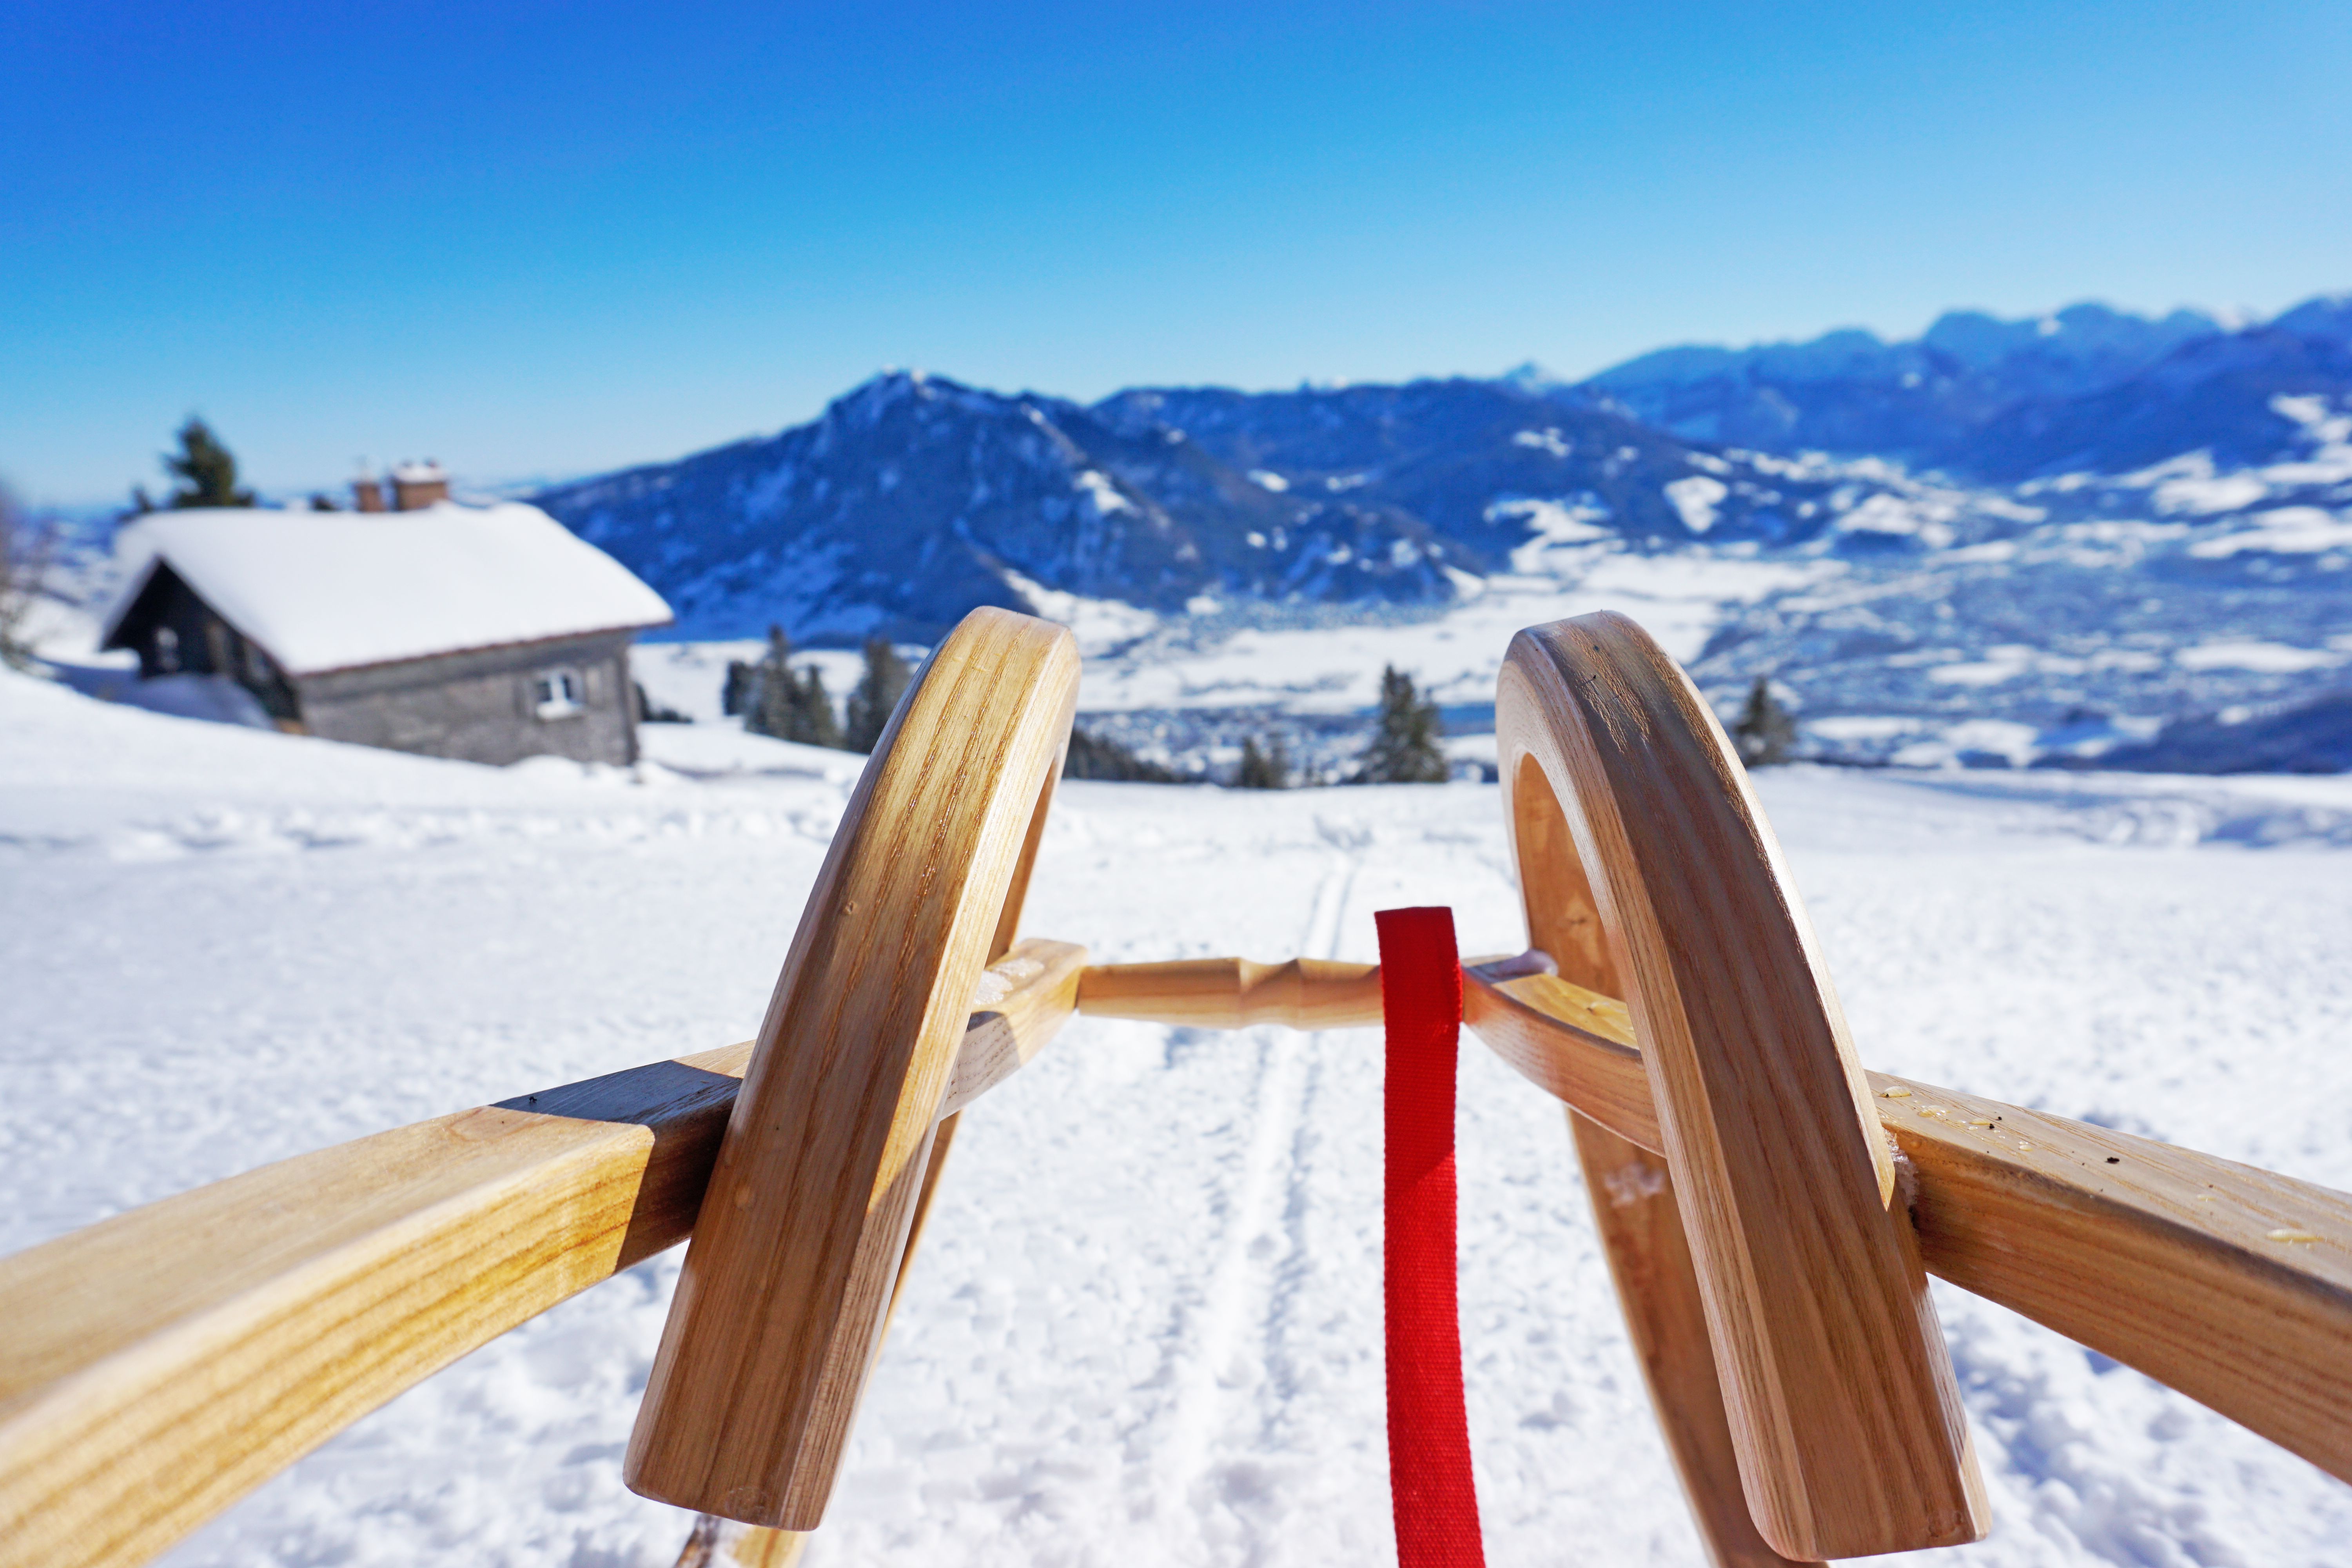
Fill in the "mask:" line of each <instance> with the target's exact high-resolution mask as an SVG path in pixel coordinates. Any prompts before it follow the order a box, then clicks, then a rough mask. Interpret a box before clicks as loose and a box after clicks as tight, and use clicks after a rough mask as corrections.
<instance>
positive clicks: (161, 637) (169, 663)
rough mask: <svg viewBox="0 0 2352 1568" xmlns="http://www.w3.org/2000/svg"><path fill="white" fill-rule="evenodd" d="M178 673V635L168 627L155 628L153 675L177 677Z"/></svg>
mask: <svg viewBox="0 0 2352 1568" xmlns="http://www.w3.org/2000/svg"><path fill="white" fill-rule="evenodd" d="M179 672H180V634H179V633H177V632H175V631H173V629H172V628H171V627H169V626H157V627H156V628H155V673H156V674H158V675H177V674H178V673H179Z"/></svg>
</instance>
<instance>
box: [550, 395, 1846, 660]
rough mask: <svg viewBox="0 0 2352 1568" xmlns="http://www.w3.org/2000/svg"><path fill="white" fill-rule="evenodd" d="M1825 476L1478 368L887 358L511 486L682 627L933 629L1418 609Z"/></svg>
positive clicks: (1779, 534) (1790, 529)
mask: <svg viewBox="0 0 2352 1568" xmlns="http://www.w3.org/2000/svg"><path fill="white" fill-rule="evenodd" d="M1834 489H1836V480H1835V479H1834V477H1833V476H1832V475H1830V474H1828V473H1827V472H1820V473H1816V472H1812V471H1810V470H1808V469H1807V468H1805V467H1804V466H1802V465H1800V464H1794V463H1790V462H1786V461H1783V460H1781V459H1779V458H1773V457H1771V456H1769V455H1764V454H1745V453H1723V452H1717V451H1713V450H1709V449H1706V448H1704V447H1700V446H1698V445H1696V444H1694V443H1691V442H1687V441H1685V440H1682V439H1680V438H1678V437H1673V436H1669V435H1664V434H1661V433H1660V432H1658V431H1655V430H1653V429H1650V428H1648V427H1647V426H1643V425H1642V424H1640V423H1638V422H1637V421H1635V420H1633V419H1632V418H1630V417H1628V416H1625V415H1623V414H1622V413H1618V412H1614V411H1612V410H1607V409H1600V408H1591V407H1585V406H1580V405H1576V404H1574V403H1570V402H1565V401H1562V400H1560V399H1557V398H1552V397H1549V396H1546V395H1541V394H1538V393H1533V392H1529V391H1527V390H1525V389H1523V388H1520V387H1517V386H1513V385H1510V384H1507V383H1503V382H1496V381H1468V380H1459V381H1437V382H1415V383H1412V384H1409V385H1405V386H1359V387H1349V388H1346V389H1343V390H1337V391H1327V392H1317V391H1302V392H1290V393H1263V394H1244V393H1236V392H1225V391H1220V390H1182V389H1169V390H1144V391H1133V392H1123V393H1120V394H1118V395H1115V396H1113V397H1110V398H1108V399H1105V400H1104V401H1103V402H1101V403H1098V404H1096V405H1093V406H1091V407H1087V406H1082V405H1078V404H1075V403H1070V402H1067V401H1066V400H1063V399H1060V398H1055V397H1045V396H1040V395H1035V394H1029V393H1024V394H1020V395H1004V394H999V393H992V392H983V391H980V390H977V389H975V388H972V387H968V386H963V385H960V384H957V383H955V382H952V381H949V380H947V379H946V378H944V377H941V376H933V375H926V374H922V373H920V372H901V371H894V372H890V373H887V374H883V375H880V376H877V377H876V378H875V379H874V380H872V381H870V382H868V383H866V384H865V385H863V386H861V387H858V388H857V389H856V391H854V392H851V393H849V394H848V395H845V396H844V397H842V398H840V399H838V400H836V401H835V403H834V404H833V405H831V406H830V407H828V408H827V409H826V410H825V411H824V416H822V417H820V418H818V419H817V420H815V421H814V422H813V423H811V424H808V425H803V426H797V427H795V428H793V429H790V430H786V431H784V432H783V433H782V434H781V435H778V436H774V437H766V438H763V439H756V440H750V441H743V442H739V443H737V444H735V445H733V446H730V447H719V448H717V449H715V450H712V451H709V452H703V453H698V454H697V455H696V456H693V457H690V458H683V459H681V460H680V461H678V462H675V463H664V464H657V465H655V466H652V467H649V468H633V469H630V470H628V471H626V472H625V473H619V474H614V475H610V476H606V477H604V478H600V479H589V480H584V481H582V482H579V483H576V484H570V485H564V486H560V487H558V488H555V489H549V490H545V491H542V492H541V493H539V494H537V495H535V496H534V497H533V498H532V499H533V500H535V501H537V503H538V504H539V505H541V506H543V507H545V508H546V509H547V510H550V511H551V512H553V513H554V514H555V515H556V516H557V517H559V518H561V519H562V520H563V521H565V522H566V523H568V524H570V525H571V526H572V528H574V529H575V530H577V531H579V532H580V533H581V534H582V535H583V537H585V538H587V539H589V540H591V541H593V542H595V543H596V544H598V545H600V546H602V547H603V548H604V549H605V550H607V551H610V552H612V553H614V555H616V556H618V557H619V558H620V559H621V560H622V561H624V562H625V563H628V565H629V566H630V567H631V568H632V569H634V570H635V571H636V572H637V573H638V574H641V575H643V576H644V577H646V579H647V580H648V581H650V582H652V583H653V584H655V585H656V587H658V588H660V589H661V590H662V592H663V593H664V594H665V595H667V596H668V597H669V599H670V601H671V602H672V604H673V605H676V606H677V610H678V612H679V618H680V624H681V626H685V627H688V628H689V629H695V630H699V631H703V632H707V633H709V634H711V635H730V636H740V635H743V634H744V633H746V632H748V631H750V630H752V629H754V628H756V627H757V626H760V625H763V624H765V623H766V622H767V621H769V620H778V621H781V622H782V624H784V625H785V626H787V627H788V628H789V629H790V630H791V631H792V632H793V636H794V637H800V638H803V639H804V640H809V641H814V642H824V641H845V640H848V639H851V638H855V637H862V636H866V635H868V634H869V633H876V632H879V633H883V634H886V635H889V636H893V637H901V638H907V639H912V640H928V639H929V638H930V637H935V636H937V635H938V633H939V632H940V630H941V629H942V628H944V627H945V626H948V625H950V624H951V623H952V622H953V621H954V620H955V619H956V618H957V617H958V616H961V615H962V614H963V613H964V612H965V611H966V610H968V609H970V608H971V607H972V606H973V605H984V604H985V605H1005V606H1007V607H1012V608H1031V607H1038V606H1039V605H1042V604H1043V603H1044V602H1045V601H1044V599H1043V598H1042V597H1041V595H1043V594H1072V595H1080V596H1083V597H1087V598H1092V599H1111V600H1118V601H1121V602H1124V603H1126V604H1129V605H1136V606H1138V607H1140V608H1143V609H1146V610H1150V611H1156V612H1160V613H1162V614H1181V613H1182V612H1183V611H1185V610H1186V609H1187V608H1188V607H1189V608H1199V607H1202V605H1206V604H1210V603H1214V604H1218V605H1223V604H1225V603H1226V602H1228V601H1232V600H1236V599H1238V600H1246V601H1252V602H1255V603H1258V604H1262V605H1365V604H1436V603H1444V602H1446V601H1449V600H1451V599H1453V598H1454V597H1455V596H1456V595H1457V594H1458V593H1459V592H1460V591H1461V589H1462V586H1463V583H1464V580H1465V579H1475V578H1476V577H1479V576H1483V575H1485V574H1490V573H1493V572H1496V571H1503V570H1507V569H1509V568H1510V566H1511V564H1512V561H1513V557H1514V554H1515V552H1520V551H1523V550H1525V549H1526V548H1528V546H1530V545H1533V546H1535V547H1537V548H1538V549H1540V548H1541V547H1543V546H1544V545H1545V544H1547V543H1548V542H1573V541H1587V540H1591V539H1600V538H1610V537H1620V538H1626V539H1630V540H1633V541H1637V542H1647V543H1659V542H1688V541H1690V540H1694V539H1698V538H1708V539H1715V540H1731V541H1750V542H1773V543H1788V542H1799V541H1802V540H1805V539H1810V538H1811V537H1814V536H1815V535H1818V534H1819V533H1821V532H1822V531H1823V530H1824V529H1825V528H1827V527H1829V526H1830V525H1831V523H1832V512H1831V511H1830V510H1829V508H1828V504H1827V503H1828V501H1829V499H1830V497H1831V494H1832V491H1833V490H1834Z"/></svg>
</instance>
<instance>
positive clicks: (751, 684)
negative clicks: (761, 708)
mask: <svg viewBox="0 0 2352 1568" xmlns="http://www.w3.org/2000/svg"><path fill="white" fill-rule="evenodd" d="M759 689H760V667H759V666H758V665H756V664H753V663H751V661H750V660H749V659H741V658H730V659H729V660H728V661H727V684H726V685H724V686H722V687H720V688H719V711H720V712H721V713H724V714H726V715H727V717H729V718H730V719H732V718H734V717H735V716H736V715H737V714H739V713H748V712H750V711H751V702H752V699H753V698H754V697H755V696H757V695H758V693H759Z"/></svg>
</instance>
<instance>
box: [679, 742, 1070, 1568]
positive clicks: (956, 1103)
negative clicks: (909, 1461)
mask: <svg viewBox="0 0 2352 1568" xmlns="http://www.w3.org/2000/svg"><path fill="white" fill-rule="evenodd" d="M901 700H904V699H903V698H902V699H901ZM1061 776H1062V764H1061V763H1060V761H1059V760H1058V759H1057V760H1056V761H1055V763H1054V766H1053V767H1052V769H1051V770H1050V771H1049V772H1048V773H1047V774H1046V778H1045V789H1044V790H1043V791H1042V792H1041V793H1040V794H1039V795H1038V796H1037V809H1036V811H1035V812H1034V814H1033V815H1032V816H1031V817H1030V820H1029V833H1028V836H1027V837H1026V838H1025V839H1024V841H1023V843H1022V846H1021V859H1020V862H1019V864H1017V865H1016V866H1014V867H1013V878H1012V880H1011V882H1010V884H1009V885H1008V887H1007V889H1006V891H1005V895H1004V907H1003V910H1000V911H999V913H998V915H997V918H996V934H995V936H994V937H993V938H992V940H991V942H990V944H989V967H988V970H987V972H986V973H983V974H982V976H981V981H980V989H979V990H978V991H976V992H974V993H973V994H972V1006H973V1007H974V1008H975V1009H980V1008H985V1007H989V1006H992V1005H996V1004H997V1003H998V1002H999V1001H1000V1000H1001V996H1002V994H1003V992H1004V991H1005V989H1006V988H1007V987H1008V986H1019V987H1021V988H1022V989H1023V990H1024V992H1025V993H1027V994H1050V995H1052V997H1053V998H1054V1003H1053V1005H1055V1006H1057V1007H1059V1008H1060V1009H1061V1010H1062V1011H1063V1012H1064V1013H1065V1014H1066V1013H1067V1012H1068V1011H1069V1008H1070V1005H1071V1004H1072V1003H1073V1002H1074V1001H1075V999H1076V991H1077V975H1078V970H1079V968H1080V967H1081V966H1082V965H1083V964H1084V963H1086V950H1085V949H1084V948H1081V947H1076V946H1072V945H1070V944H1068V943H1058V942H1057V943H1046V942H1035V943H1031V944H1029V947H1028V949H1027V950H1026V957H1025V959H1024V958H1013V957H1011V952H1012V948H1013V939H1014V938H1015V937H1016V936H1018V935H1019V934H1020V929H1021V910H1022V906H1023V905H1024V904H1025V903H1026V902H1027V901H1028V898H1029V878H1030V874H1031V873H1032V872H1033V871H1034V870H1035V869H1036V865H1037V847H1038V846H1039V845H1040V844H1041V843H1043V842H1044V841H1045V819H1046V816H1047V814H1048V813H1050V812H1051V811H1052V810H1053V806H1054V785H1055V782H1056V781H1057V780H1059V779H1060V778H1061ZM1047 948H1054V949H1058V950H1059V951H1060V952H1061V953H1062V955H1063V956H1062V957H1061V958H1059V959H1058V960H1053V961H1049V960H1048V959H1047V958H1046V956H1045V952H1044V951H1043V950H1045V949H1047ZM1049 967H1051V968H1054V969H1055V973H1054V974H1052V975H1051V976H1048V975H1047V974H1046V973H1045V971H1046V970H1047V969H1048V968H1049ZM980 1017H981V1015H980V1014H978V1013H977V1012H976V1013H975V1015H974V1018H973V1022H974V1023H975V1024H977V1023H979V1022H980ZM1026 1038H1027V1037H1026V1036H1025V1035H1024V1034H1023V1033H1021V1032H1020V1031H1019V1030H1018V1029H1013V1030H1006V1031H1001V1032H1000V1037H999V1038H998V1040H997V1041H996V1042H994V1043H993V1044H992V1045H991V1044H985V1043H982V1041H981V1040H979V1039H978V1038H976V1037H975V1032H974V1031H973V1030H971V1029H966V1030H965V1031H964V1043H963V1049H962V1050H961V1051H960V1052H959V1053H957V1056H956V1065H955V1068H954V1070H953V1071H951V1072H950V1074H949V1075H948V1088H947V1093H946V1094H945V1095H944V1096H942V1097H941V1100H940V1107H941V1109H940V1123H939V1125H938V1127H936V1128H934V1129H933V1130H932V1132H931V1143H930V1148H929V1151H928V1152H926V1154H925V1156H924V1160H923V1184H922V1187H921V1189H920V1190H919V1192H918V1193H917V1194H916V1196H915V1218H914V1223H913V1224H912V1225H910V1226H908V1230H907V1249H906V1251H904V1252H902V1253H900V1254H899V1256H898V1278H897V1279H893V1280H892V1281H891V1282H890V1304H889V1305H888V1306H887V1307H886V1308H884V1309H883V1310H882V1333H881V1335H880V1337H879V1338H877V1340H876V1342H875V1346H874V1354H875V1359H876V1360H877V1361H878V1360H880V1359H881V1354H882V1347H883V1344H884V1343H885V1342H887V1340H888V1339H889V1336H890V1325H891V1324H892V1323H893V1322H895V1321H898V1303H899V1302H900V1301H901V1300H904V1299H905V1297H906V1294H907V1279H908V1275H910V1274H911V1273H912V1272H913V1271H914V1267H915V1255H916V1253H917V1252H918V1250H919V1248H920V1247H922V1244H923V1227H924V1226H925V1225H926V1224H928V1223H929V1219H930V1215H931V1203H932V1200H933V1199H935V1198H936V1197H938V1195H939V1190H940V1179H941V1177H942V1176H943V1175H944V1174H945V1173H946V1170H947V1163H948V1154H949V1152H950V1151H951V1150H952V1149H953V1148H954V1147H955V1135H956V1129H957V1127H958V1126H959V1125H960V1124H961V1117H960V1116H959V1115H958V1114H957V1113H958V1112H959V1111H961V1110H962V1109H963V1108H964V1107H965V1106H966V1105H968V1104H970V1103H971V1100H973V1099H974V1098H976V1097H977V1096H978V1095H979V1094H981V1093H982V1092H984V1091H985V1090H986V1089H989V1088H990V1087H992V1086H993V1085H994V1084H996V1083H997V1082H999V1081H1001V1080H1002V1079H1003V1078H1004V1077H1005V1076H1007V1075H1009V1074H1011V1073H1013V1072H1014V1071H1016V1070H1017V1069H1019V1068H1021V1067H1022V1066H1023V1065H1024V1064H1025V1063H1026V1062H1027V1061H1028V1059H1029V1055H1030V1054H1033V1053H1034V1047H1030V1048H1029V1050H1028V1051H1025V1052H1024V1048H1023V1047H1022V1043H1021V1042H1022V1041H1023V1040H1024V1039H1026ZM695 1530H696V1531H697V1532H698V1534H700V1533H701V1532H703V1531H706V1530H707V1531H724V1533H723V1535H719V1536H714V1539H723V1540H725V1541H726V1542H728V1543H729V1544H728V1548H727V1549H728V1551H730V1552H732V1553H733V1555H734V1558H735V1560H736V1561H737V1562H738V1563H740V1564H742V1565H743V1568H787V1565H788V1564H790V1563H795V1562H798V1561H799V1560H800V1553H801V1550H802V1548H803V1547H804V1546H805V1545H806V1544H807V1542H808V1532H807V1531H798V1530H779V1529H774V1528H772V1527H770V1526H768V1525H760V1524H748V1525H747V1524H743V1523H740V1522H739V1521H734V1520H722V1519H720V1518H719V1516H718V1515H717V1514H709V1513H706V1514H701V1515H698V1517H697V1519H696V1521H695ZM690 1545H691V1543H690V1542H689V1546H690Z"/></svg>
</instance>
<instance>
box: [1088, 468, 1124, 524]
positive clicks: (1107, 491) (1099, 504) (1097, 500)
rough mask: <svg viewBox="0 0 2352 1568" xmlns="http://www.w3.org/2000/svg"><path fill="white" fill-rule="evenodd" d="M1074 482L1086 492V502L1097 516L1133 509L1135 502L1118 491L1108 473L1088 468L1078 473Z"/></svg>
mask: <svg viewBox="0 0 2352 1568" xmlns="http://www.w3.org/2000/svg"><path fill="white" fill-rule="evenodd" d="M1074 482H1075V483H1076V486H1077V487H1078V489H1081V490H1083V491H1084V492H1085V493H1086V497H1087V505H1088V506H1090V507H1092V508H1093V510H1094V515H1095V516H1097V517H1098V518H1101V517H1108V516H1110V515H1111V514H1112V513H1113V512H1120V511H1133V510H1135V503H1134V502H1132V501H1130V500H1128V499H1127V498H1126V497H1125V496H1123V495H1121V494H1119V493H1118V485H1116V484H1114V483H1113V482H1112V481H1111V478H1110V476H1109V475H1108V474H1104V473H1099V472H1097V471H1096V470H1095V469H1093V468H1088V469H1087V470H1085V471H1084V472H1082V473H1080V474H1079V475H1078V477H1077V479H1076V480H1075V481H1074Z"/></svg>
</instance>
